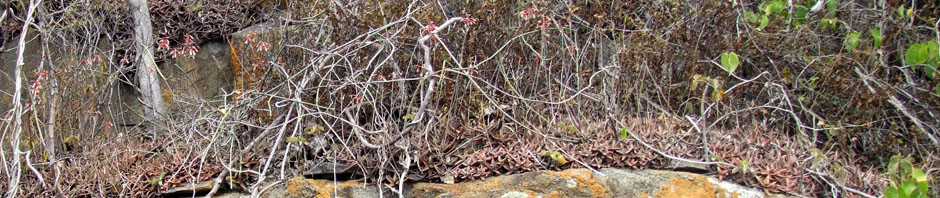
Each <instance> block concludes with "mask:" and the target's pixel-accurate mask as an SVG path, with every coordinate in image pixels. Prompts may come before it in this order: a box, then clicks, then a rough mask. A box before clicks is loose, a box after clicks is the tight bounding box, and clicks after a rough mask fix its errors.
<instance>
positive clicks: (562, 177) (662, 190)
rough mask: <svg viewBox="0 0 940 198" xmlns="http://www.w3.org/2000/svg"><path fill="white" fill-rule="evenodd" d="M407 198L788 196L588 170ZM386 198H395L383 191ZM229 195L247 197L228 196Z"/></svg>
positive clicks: (650, 174) (345, 185)
mask: <svg viewBox="0 0 940 198" xmlns="http://www.w3.org/2000/svg"><path fill="white" fill-rule="evenodd" d="M404 191H405V195H406V196H407V197H416V198H432V197H434V198H438V197H441V198H443V197H501V198H525V197H531V198H535V197H545V198H549V197H656V198H676V197H692V198H695V197H702V198H719V197H734V198H758V197H781V198H782V197H787V196H784V195H776V194H765V193H764V192H763V191H761V190H759V189H754V188H748V187H743V186H740V185H737V184H733V183H730V182H723V181H718V180H717V179H715V178H712V177H708V176H705V175H700V174H694V173H687V172H674V171H659V170H624V169H612V168H608V169H602V170H600V171H599V172H593V171H591V170H587V169H570V170H565V171H537V172H530V173H523V174H515V175H506V176H500V177H493V178H489V179H486V180H482V181H469V182H463V183H457V184H437V183H417V184H410V185H406V188H405V189H404ZM383 194H384V196H392V197H394V196H395V194H392V192H391V191H388V190H386V191H384V192H383ZM225 196H233V197H237V196H247V195H241V194H225ZM261 197H379V190H378V189H377V188H376V187H375V186H374V185H366V184H363V183H361V182H358V181H344V182H336V183H334V182H333V181H330V180H320V179H304V178H301V177H296V178H293V179H290V180H288V181H287V182H285V183H283V184H280V185H278V186H276V187H274V188H272V189H271V190H268V191H266V192H264V194H262V195H261Z"/></svg>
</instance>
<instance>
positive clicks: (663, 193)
mask: <svg viewBox="0 0 940 198" xmlns="http://www.w3.org/2000/svg"><path fill="white" fill-rule="evenodd" d="M727 195H728V193H727V191H725V190H724V189H723V188H720V187H718V186H715V185H714V184H712V183H711V182H710V181H708V179H707V178H705V177H702V176H693V177H691V178H681V177H676V178H672V179H670V180H669V184H667V185H666V186H663V187H662V188H660V189H659V191H657V192H656V194H655V195H654V197H656V198H681V197H701V198H726V197H729V196H727ZM647 196H648V195H647ZM736 197H737V196H736V194H732V195H731V196H730V198H736Z"/></svg>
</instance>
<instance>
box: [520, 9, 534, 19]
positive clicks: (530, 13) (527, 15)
mask: <svg viewBox="0 0 940 198" xmlns="http://www.w3.org/2000/svg"><path fill="white" fill-rule="evenodd" d="M518 15H519V16H520V17H522V19H525V20H529V19H532V18H535V17H536V14H535V8H529V9H525V10H523V11H519V13H518Z"/></svg>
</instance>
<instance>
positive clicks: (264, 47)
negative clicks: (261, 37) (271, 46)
mask: <svg viewBox="0 0 940 198" xmlns="http://www.w3.org/2000/svg"><path fill="white" fill-rule="evenodd" d="M258 51H261V52H266V51H268V42H260V43H258Z"/></svg>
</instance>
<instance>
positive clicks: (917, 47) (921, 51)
mask: <svg viewBox="0 0 940 198" xmlns="http://www.w3.org/2000/svg"><path fill="white" fill-rule="evenodd" d="M938 53H940V46H938V43H937V42H936V41H928V42H924V43H914V44H911V45H910V46H909V47H908V48H907V50H906V51H905V52H904V61H905V62H906V63H907V65H918V66H921V67H919V68H920V69H921V70H923V71H924V73H925V74H927V77H929V78H930V79H936V78H937V76H936V75H937V67H938V66H940V55H938Z"/></svg>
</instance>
